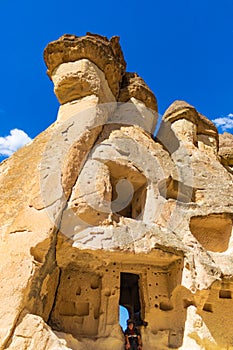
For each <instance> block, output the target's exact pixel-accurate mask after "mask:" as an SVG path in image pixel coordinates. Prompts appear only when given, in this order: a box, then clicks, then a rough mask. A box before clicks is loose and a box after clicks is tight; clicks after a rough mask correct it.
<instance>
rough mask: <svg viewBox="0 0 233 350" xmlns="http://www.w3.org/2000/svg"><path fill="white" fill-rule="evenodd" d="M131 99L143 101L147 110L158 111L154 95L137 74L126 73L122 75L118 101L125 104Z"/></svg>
mask: <svg viewBox="0 0 233 350" xmlns="http://www.w3.org/2000/svg"><path fill="white" fill-rule="evenodd" d="M131 97H135V98H136V99H138V100H140V101H143V102H144V103H145V105H146V107H147V108H151V109H153V110H155V111H158V106H157V101H156V97H155V95H154V94H153V92H152V91H151V90H150V89H149V88H148V86H147V85H146V84H145V82H144V80H143V79H142V78H141V77H139V76H138V74H137V73H126V74H125V75H124V77H123V81H122V84H121V90H120V95H119V98H118V101H120V102H127V101H129V100H130V98H131Z"/></svg>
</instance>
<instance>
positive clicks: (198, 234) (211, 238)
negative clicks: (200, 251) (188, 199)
mask: <svg viewBox="0 0 233 350" xmlns="http://www.w3.org/2000/svg"><path fill="white" fill-rule="evenodd" d="M190 231H191V232H192V234H193V235H194V237H195V238H196V239H197V240H198V242H199V243H200V244H201V245H202V246H203V247H204V248H205V249H206V250H209V251H212V252H219V253H221V252H224V251H226V250H227V248H228V245H229V240H230V237H231V233H232V218H231V216H230V215H228V214H210V215H207V216H196V217H193V218H191V220H190Z"/></svg>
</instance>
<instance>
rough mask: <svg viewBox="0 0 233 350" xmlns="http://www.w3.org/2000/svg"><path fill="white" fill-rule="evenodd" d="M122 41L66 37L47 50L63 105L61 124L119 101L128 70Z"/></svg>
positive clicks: (50, 73)
mask: <svg viewBox="0 0 233 350" xmlns="http://www.w3.org/2000/svg"><path fill="white" fill-rule="evenodd" d="M118 40H119V39H118V37H113V38H111V39H110V40H108V39H107V38H106V37H103V36H99V35H93V34H87V35H86V36H84V37H77V36H75V35H68V34H66V35H64V36H62V37H61V38H59V39H58V40H56V41H53V42H51V43H49V44H48V46H47V47H46V48H45V51H44V59H45V63H46V65H47V67H48V72H47V73H48V75H49V77H50V78H51V79H52V81H53V83H54V92H55V94H56V96H57V98H58V101H59V102H60V103H61V107H60V109H59V113H58V121H64V120H66V119H67V118H69V117H71V116H72V115H74V114H76V113H78V112H80V111H81V110H83V109H85V108H88V107H90V106H95V105H96V104H98V103H109V102H115V101H116V99H117V97H118V94H119V89H120V83H121V80H122V76H123V74H124V72H125V67H126V64H125V61H124V57H123V53H122V51H121V48H120V45H119V42H118Z"/></svg>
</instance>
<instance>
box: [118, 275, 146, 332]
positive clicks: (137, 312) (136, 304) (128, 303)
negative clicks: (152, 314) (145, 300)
mask: <svg viewBox="0 0 233 350" xmlns="http://www.w3.org/2000/svg"><path fill="white" fill-rule="evenodd" d="M139 279H140V277H139V275H137V274H134V273H128V272H121V279H120V283H121V284H120V301H119V304H120V305H121V306H123V307H125V308H126V309H127V310H128V313H129V318H130V319H133V320H134V321H135V325H136V326H142V325H145V324H144V323H145V322H144V321H143V320H142V318H141V302H140V293H139Z"/></svg>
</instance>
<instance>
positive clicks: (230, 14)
mask: <svg viewBox="0 0 233 350" xmlns="http://www.w3.org/2000/svg"><path fill="white" fill-rule="evenodd" d="M0 30H1V55H0V73H1V87H0V92H1V93H0V120H1V128H0V153H4V152H5V153H7V152H8V154H9V153H11V152H13V151H14V150H15V149H16V148H17V147H19V145H20V144H22V143H23V142H26V141H28V137H30V138H34V137H35V136H36V135H38V134H39V133H40V132H41V131H43V130H44V129H45V128H47V127H48V126H49V125H50V124H51V123H52V122H53V121H54V120H55V119H56V114H57V109H58V102H57V100H56V97H55V95H54V94H53V85H52V83H51V81H50V80H49V78H48V77H47V75H46V67H45V64H44V61H43V49H44V47H45V46H46V45H47V43H49V42H50V41H52V40H55V39H57V38H58V37H59V36H61V35H62V34H64V33H72V34H76V35H84V34H85V33H86V32H87V31H90V32H93V33H98V34H102V35H105V36H108V37H111V36H112V35H119V36H120V38H121V45H122V48H123V51H124V54H125V59H126V61H127V70H128V71H136V72H137V73H138V74H139V75H141V76H142V77H143V79H144V80H145V81H146V83H147V84H148V85H149V86H150V88H151V89H152V90H153V92H154V93H155V95H156V96H157V99H158V105H159V112H160V113H161V114H162V113H164V111H165V110H166V108H167V107H168V106H169V105H170V104H171V103H172V102H173V101H174V100H176V99H182V100H186V101H187V102H189V103H190V104H192V105H194V106H195V107H196V108H197V110H198V111H200V112H201V113H202V114H204V115H206V116H207V117H209V118H210V119H212V120H215V121H216V122H217V124H218V126H219V131H220V132H223V131H229V132H231V133H233V1H232V0H222V1H221V2H220V1H219V0H218V1H217V0H195V1H191V0H190V1H189V0H176V1H174V0H167V1H166V0H149V1H144V2H143V1H138V0H124V1H121V0H120V1H114V2H111V1H110V0H108V1H105V0H103V1H101V0H99V1H92V0H89V1H84V0H82V1H77V0H76V1H71V0H66V1H65V2H64V1H61V0H56V1H55V0H46V1H45V0H40V1H38V2H34V1H31V0H21V1H16V0H12V1H9V0H0ZM221 126H222V127H221ZM8 154H6V155H8ZM2 158H3V157H1V156H0V159H2Z"/></svg>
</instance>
